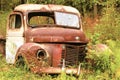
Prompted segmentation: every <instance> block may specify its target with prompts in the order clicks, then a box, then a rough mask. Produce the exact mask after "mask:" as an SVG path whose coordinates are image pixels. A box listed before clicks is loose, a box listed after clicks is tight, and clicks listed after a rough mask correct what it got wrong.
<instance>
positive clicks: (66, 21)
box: [55, 12, 79, 28]
mask: <svg viewBox="0 0 120 80" xmlns="http://www.w3.org/2000/svg"><path fill="white" fill-rule="evenodd" d="M55 18H56V24H57V25H63V26H69V27H74V28H79V18H78V16H77V15H75V14H70V13H62V12H55Z"/></svg>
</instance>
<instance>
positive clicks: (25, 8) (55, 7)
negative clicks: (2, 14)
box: [14, 4, 80, 14]
mask: <svg viewBox="0 0 120 80" xmlns="http://www.w3.org/2000/svg"><path fill="white" fill-rule="evenodd" d="M33 10H34V11H40V10H41V11H64V12H70V13H76V14H80V13H79V11H78V10H77V9H76V8H74V7H71V6H63V5H54V4H48V5H43V4H22V5H19V6H17V7H15V9H14V11H20V12H23V13H25V12H28V11H29V12H30V11H33Z"/></svg>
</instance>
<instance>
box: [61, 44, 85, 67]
mask: <svg viewBox="0 0 120 80" xmlns="http://www.w3.org/2000/svg"><path fill="white" fill-rule="evenodd" d="M85 47H86V45H81V46H80V45H68V44H67V45H65V50H64V51H63V53H62V58H61V59H65V65H66V66H73V65H78V64H79V62H81V61H82V60H83V59H84V57H85ZM61 65H62V60H61Z"/></svg>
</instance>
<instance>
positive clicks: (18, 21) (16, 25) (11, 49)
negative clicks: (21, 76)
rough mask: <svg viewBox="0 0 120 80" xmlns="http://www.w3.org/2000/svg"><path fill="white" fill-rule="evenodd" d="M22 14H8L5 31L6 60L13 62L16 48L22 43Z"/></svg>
mask: <svg viewBox="0 0 120 80" xmlns="http://www.w3.org/2000/svg"><path fill="white" fill-rule="evenodd" d="M23 32H24V27H23V17H22V14H20V13H18V12H14V13H13V14H11V15H10V16H9V20H8V25H7V33H6V62H7V63H10V64H13V63H14V62H15V55H16V52H17V50H18V48H19V47H20V46H21V45H22V44H23V43H24V37H23Z"/></svg>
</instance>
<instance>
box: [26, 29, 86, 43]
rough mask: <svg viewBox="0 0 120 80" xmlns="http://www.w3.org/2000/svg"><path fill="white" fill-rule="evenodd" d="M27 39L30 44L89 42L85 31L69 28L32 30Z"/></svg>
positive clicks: (28, 32) (27, 34) (29, 31)
mask: <svg viewBox="0 0 120 80" xmlns="http://www.w3.org/2000/svg"><path fill="white" fill-rule="evenodd" d="M26 37H27V41H28V42H78V43H87V42H88V40H87V39H86V36H85V34H84V33H83V31H81V30H78V29H67V28H32V29H29V30H28V31H26Z"/></svg>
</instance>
